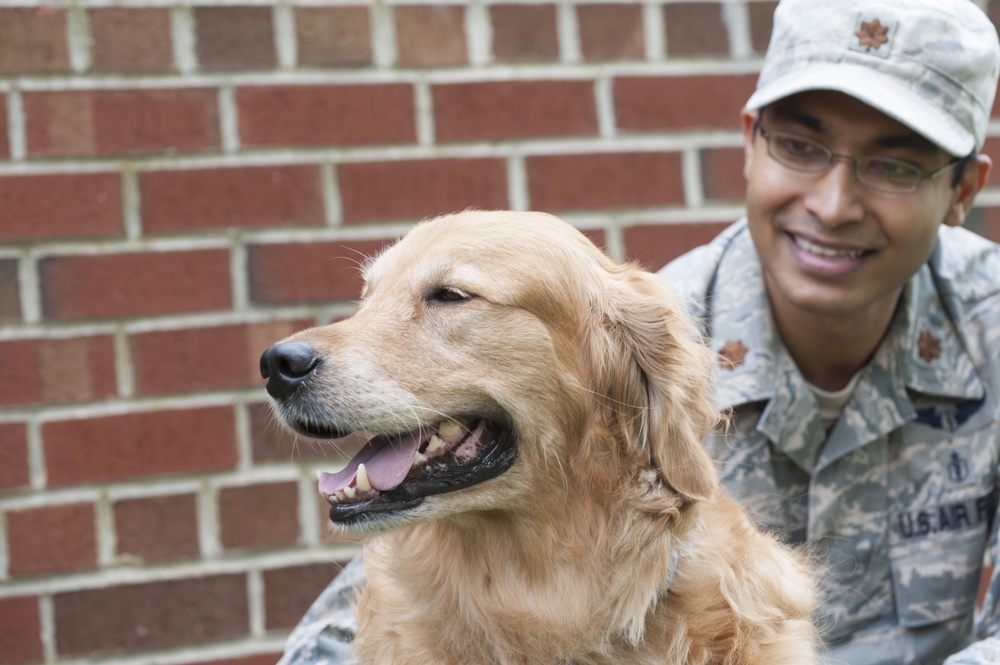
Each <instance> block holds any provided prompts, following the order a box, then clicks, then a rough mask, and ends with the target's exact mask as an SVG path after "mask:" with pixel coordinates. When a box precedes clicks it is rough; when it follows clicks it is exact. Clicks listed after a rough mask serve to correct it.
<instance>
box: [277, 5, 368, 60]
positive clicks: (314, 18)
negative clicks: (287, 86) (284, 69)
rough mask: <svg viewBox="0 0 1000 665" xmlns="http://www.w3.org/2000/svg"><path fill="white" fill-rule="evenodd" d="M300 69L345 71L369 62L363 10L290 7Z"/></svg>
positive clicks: (365, 8) (361, 8) (365, 12)
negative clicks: (293, 13) (321, 68)
mask: <svg viewBox="0 0 1000 665" xmlns="http://www.w3.org/2000/svg"><path fill="white" fill-rule="evenodd" d="M293 11H294V12H295V34H296V37H297V38H298V58H299V66H300V67H346V66H352V65H356V66H359V65H367V64H371V61H372V46H371V28H370V27H369V16H368V12H369V10H368V8H367V7H294V8H293Z"/></svg>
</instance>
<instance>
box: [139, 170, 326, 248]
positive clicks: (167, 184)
mask: <svg viewBox="0 0 1000 665" xmlns="http://www.w3.org/2000/svg"><path fill="white" fill-rule="evenodd" d="M139 190H140V192H141V194H142V219H143V228H144V229H145V230H146V232H147V233H150V234H161V233H187V232H193V231H199V230H205V229H220V228H247V227H260V226H318V225H321V224H322V223H323V219H324V212H323V187H322V183H321V175H320V170H319V167H317V166H311V165H305V166H297V165H275V166H255V167H237V168H223V169H190V170H181V171H148V172H145V173H142V174H140V176H139Z"/></svg>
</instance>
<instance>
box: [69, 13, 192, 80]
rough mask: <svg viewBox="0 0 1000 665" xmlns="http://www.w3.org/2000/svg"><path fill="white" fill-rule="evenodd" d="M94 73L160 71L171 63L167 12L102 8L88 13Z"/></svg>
mask: <svg viewBox="0 0 1000 665" xmlns="http://www.w3.org/2000/svg"><path fill="white" fill-rule="evenodd" d="M88 18H89V20H90V34H91V38H92V40H93V42H92V43H93V60H94V62H93V67H94V69H95V70H97V71H124V72H136V71H164V70H168V69H170V68H171V65H172V63H173V46H172V44H171V39H170V10H169V9H168V8H166V7H127V8H126V7H102V8H97V9H91V10H90V11H89V12H88Z"/></svg>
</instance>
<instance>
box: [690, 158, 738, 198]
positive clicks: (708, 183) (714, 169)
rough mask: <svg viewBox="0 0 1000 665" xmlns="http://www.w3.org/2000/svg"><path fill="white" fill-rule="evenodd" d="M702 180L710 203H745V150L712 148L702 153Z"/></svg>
mask: <svg viewBox="0 0 1000 665" xmlns="http://www.w3.org/2000/svg"><path fill="white" fill-rule="evenodd" d="M701 180H702V187H703V189H704V192H705V198H706V199H708V200H710V201H743V197H744V195H745V194H746V179H745V178H744V177H743V148H712V149H710V150H702V151H701Z"/></svg>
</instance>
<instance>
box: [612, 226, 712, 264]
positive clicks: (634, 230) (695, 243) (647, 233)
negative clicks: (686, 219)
mask: <svg viewBox="0 0 1000 665" xmlns="http://www.w3.org/2000/svg"><path fill="white" fill-rule="evenodd" d="M727 226H729V222H719V223H717V222H709V223H705V222H701V223H693V224H660V225H652V224H649V225H642V226H631V227H628V228H626V229H625V255H626V257H627V258H629V259H631V260H634V261H638V262H639V263H641V264H642V265H643V266H645V267H646V268H647V269H649V270H659V269H660V268H662V267H663V266H665V265H666V264H667V263H669V262H670V261H672V260H674V259H675V258H677V257H678V256H680V255H681V254H684V253H685V252H687V251H689V250H692V249H694V248H695V247H699V246H701V245H704V244H705V243H707V242H709V241H710V240H712V238H714V237H715V236H717V235H718V234H719V233H721V232H722V230H723V229H725V228H726V227H727Z"/></svg>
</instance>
